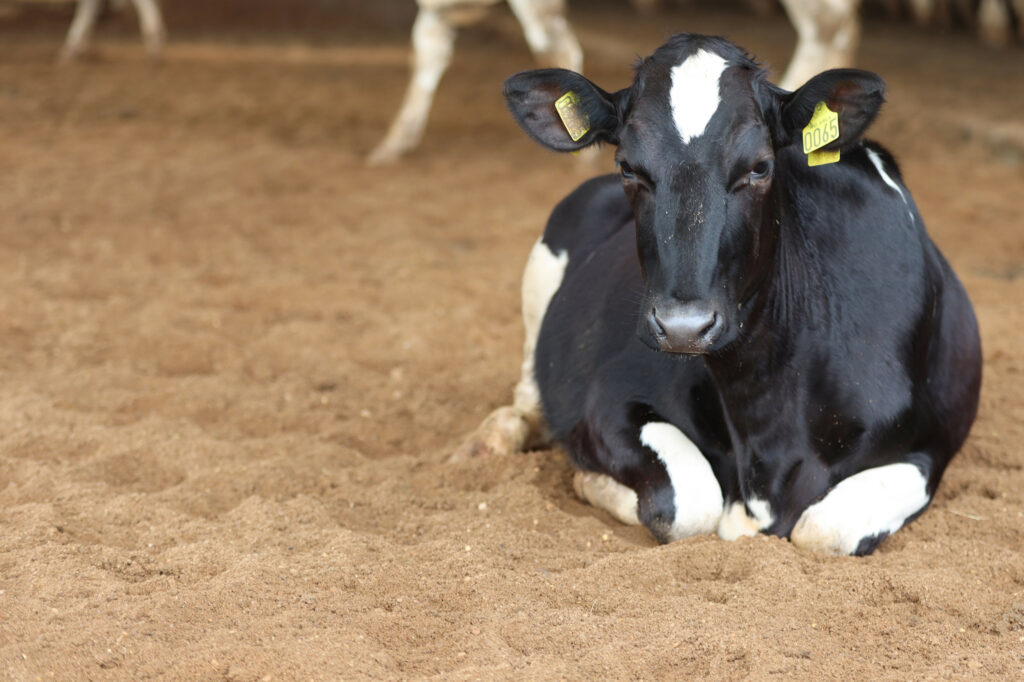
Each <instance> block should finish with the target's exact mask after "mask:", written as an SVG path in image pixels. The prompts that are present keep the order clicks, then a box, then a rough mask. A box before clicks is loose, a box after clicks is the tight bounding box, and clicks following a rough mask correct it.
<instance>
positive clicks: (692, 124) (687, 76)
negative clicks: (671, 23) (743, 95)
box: [669, 50, 726, 144]
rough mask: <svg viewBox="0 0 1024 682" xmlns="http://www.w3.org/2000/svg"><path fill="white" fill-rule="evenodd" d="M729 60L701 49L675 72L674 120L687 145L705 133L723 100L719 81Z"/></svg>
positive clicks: (673, 77)
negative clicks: (719, 93)
mask: <svg viewBox="0 0 1024 682" xmlns="http://www.w3.org/2000/svg"><path fill="white" fill-rule="evenodd" d="M725 66H726V62H725V60H724V59H723V58H722V57H720V56H718V55H717V54H715V53H713V52H708V51H707V50H698V51H697V52H695V53H694V54H692V55H691V56H690V57H688V58H687V59H686V61H684V62H683V63H682V64H680V65H678V66H676V67H673V69H672V90H671V93H670V95H669V97H670V100H671V105H672V118H673V119H675V122H676V128H678V130H679V137H681V138H682V140H683V144H689V143H690V140H692V139H693V138H695V137H698V136H699V135H702V134H703V133H704V130H705V129H706V128H707V127H708V122H709V121H710V120H711V117H712V116H714V115H715V112H716V111H718V104H719V102H720V101H721V99H720V97H719V95H718V82H719V80H720V79H721V76H722V72H723V71H724V70H725Z"/></svg>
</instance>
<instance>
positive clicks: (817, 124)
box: [803, 102, 839, 166]
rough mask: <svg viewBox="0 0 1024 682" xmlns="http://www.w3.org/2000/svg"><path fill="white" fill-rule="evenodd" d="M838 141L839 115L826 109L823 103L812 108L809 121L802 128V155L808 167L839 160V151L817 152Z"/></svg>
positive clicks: (826, 106)
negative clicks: (805, 157) (812, 112)
mask: <svg viewBox="0 0 1024 682" xmlns="http://www.w3.org/2000/svg"><path fill="white" fill-rule="evenodd" d="M838 139H839V114H837V113H836V112H834V111H832V110H831V109H829V108H828V105H827V104H825V103H824V102H818V105H817V106H816V107H814V114H812V115H811V121H810V123H808V124H807V125H806V126H804V135H803V142H804V154H807V165H808V166H821V165H823V164H826V163H835V162H836V161H838V160H839V150H838V149H836V150H832V151H818V150H819V149H820V148H821V147H824V146H825V145H827V144H828V143H829V142H833V141H835V140H838Z"/></svg>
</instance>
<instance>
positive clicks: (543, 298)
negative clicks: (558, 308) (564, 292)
mask: <svg viewBox="0 0 1024 682" xmlns="http://www.w3.org/2000/svg"><path fill="white" fill-rule="evenodd" d="M568 265H569V252H568V251H561V252H559V253H558V255H555V254H554V253H553V252H552V251H551V249H550V248H549V247H548V245H547V244H545V243H544V242H543V241H541V240H538V241H537V243H536V244H535V245H534V247H533V250H532V251H530V258H529V259H528V260H527V261H526V269H525V270H524V272H523V289H522V303H523V327H524V328H525V331H526V338H525V340H524V341H523V365H522V372H521V374H520V379H519V383H518V384H517V385H516V390H515V406H516V407H518V408H519V409H521V410H524V411H527V412H532V411H537V412H538V413H539V411H540V388H538V386H537V380H536V378H535V377H534V372H533V370H534V359H533V356H534V354H535V353H536V350H537V336H538V335H539V334H540V323H541V322H542V321H543V320H544V314H545V313H547V310H548V305H550V303H551V298H552V297H553V296H554V295H555V292H556V291H558V288H559V287H560V286H562V278H563V277H565V268H566V267H567V266H568Z"/></svg>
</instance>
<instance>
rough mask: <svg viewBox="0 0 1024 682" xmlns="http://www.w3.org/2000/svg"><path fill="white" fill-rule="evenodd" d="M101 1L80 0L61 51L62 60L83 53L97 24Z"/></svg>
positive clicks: (73, 57)
mask: <svg viewBox="0 0 1024 682" xmlns="http://www.w3.org/2000/svg"><path fill="white" fill-rule="evenodd" d="M101 2H102V0H78V5H77V7H75V18H74V19H72V21H71V28H70V29H68V37H67V40H65V41H64V48H63V49H62V50H61V53H60V58H61V61H71V60H73V59H75V58H77V57H78V56H79V55H81V54H82V51H83V50H84V49H85V47H86V45H88V43H89V36H90V35H92V30H93V28H94V27H95V26H96V17H98V16H99V13H100V4H101Z"/></svg>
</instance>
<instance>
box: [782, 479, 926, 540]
mask: <svg viewBox="0 0 1024 682" xmlns="http://www.w3.org/2000/svg"><path fill="white" fill-rule="evenodd" d="M931 499H932V493H931V492H929V489H928V477H927V476H926V475H925V473H924V472H923V471H922V470H921V469H920V468H919V467H918V466H916V465H915V464H911V463H909V462H901V463H897V464H887V465H885V466H880V467H875V468H872V469H865V470H864V471H861V472H859V473H857V474H854V475H853V476H850V477H849V478H846V479H843V480H842V481H840V482H839V483H838V484H837V485H836V486H835V487H833V488H832V490H830V491H829V492H828V494H827V495H825V497H824V498H822V499H821V501H820V502H817V503H815V504H812V505H811V506H810V507H808V508H807V509H806V510H805V511H804V513H803V514H802V515H801V516H800V519H799V520H798V521H797V523H796V526H794V528H793V531H792V532H791V533H790V536H789V538H790V541H792V543H793V544H794V545H796V546H798V547H804V548H807V549H812V550H815V551H818V552H824V553H827V554H855V555H864V554H870V553H871V552H873V551H874V550H875V548H876V547H878V545H879V544H880V543H881V542H882V540H884V539H885V538H887V537H889V536H890V535H892V534H893V533H895V532H896V531H897V530H899V529H900V528H902V527H903V526H904V525H905V524H906V523H907V522H909V521H911V520H913V519H914V518H915V517H916V516H917V515H918V514H920V513H921V512H923V511H924V509H925V507H927V506H928V504H929V503H930V502H931Z"/></svg>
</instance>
